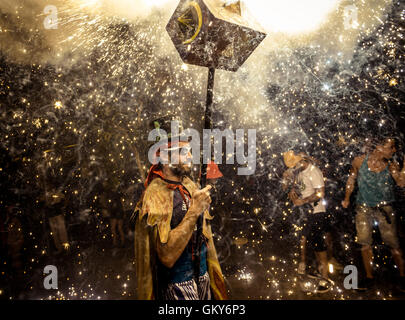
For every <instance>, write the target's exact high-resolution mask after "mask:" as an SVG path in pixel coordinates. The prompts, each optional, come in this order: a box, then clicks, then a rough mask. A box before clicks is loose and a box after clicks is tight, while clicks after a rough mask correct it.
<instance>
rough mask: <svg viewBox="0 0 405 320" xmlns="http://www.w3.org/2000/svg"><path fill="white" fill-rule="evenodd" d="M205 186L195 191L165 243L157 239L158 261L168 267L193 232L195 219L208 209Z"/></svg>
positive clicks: (208, 197) (178, 255) (174, 260)
mask: <svg viewBox="0 0 405 320" xmlns="http://www.w3.org/2000/svg"><path fill="white" fill-rule="evenodd" d="M210 189H211V186H207V187H205V188H204V189H202V190H199V191H197V192H195V194H194V196H193V198H192V199H191V205H190V208H189V210H188V211H187V213H186V215H185V216H184V218H183V220H182V221H181V222H180V224H179V225H178V226H177V227H176V228H174V229H173V230H171V231H170V233H169V238H168V240H167V243H161V242H160V241H159V240H158V243H157V254H158V257H159V259H160V261H161V262H162V263H163V265H165V266H166V267H168V268H172V267H173V266H174V264H175V263H176V261H177V260H178V259H179V257H180V256H181V254H182V253H183V251H184V249H185V248H186V246H187V244H188V242H189V241H190V239H191V236H192V234H193V232H194V228H195V225H196V223H197V219H198V217H199V216H200V214H202V213H203V212H204V211H205V210H206V209H208V206H209V203H210V202H211V198H210V195H209V190H210Z"/></svg>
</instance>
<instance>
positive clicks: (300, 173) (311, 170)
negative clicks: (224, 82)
mask: <svg viewBox="0 0 405 320" xmlns="http://www.w3.org/2000/svg"><path fill="white" fill-rule="evenodd" d="M283 156H284V163H285V165H286V166H287V168H289V170H287V171H288V172H287V173H284V175H283V178H284V179H283V188H286V186H287V184H288V181H293V184H292V188H291V189H290V191H289V193H288V197H289V199H290V200H291V201H292V202H293V204H294V205H295V206H304V205H308V204H310V206H309V207H308V215H307V222H306V225H305V227H304V230H303V235H304V236H303V237H302V238H301V268H302V265H303V266H304V268H303V269H304V270H305V263H306V243H307V242H308V244H309V247H310V248H311V249H312V250H314V251H315V256H316V259H317V262H318V270H319V272H320V275H321V278H320V281H319V283H318V288H317V292H318V293H325V292H328V291H329V290H330V289H331V282H330V280H329V278H328V257H327V250H326V249H327V248H326V243H325V234H326V231H327V225H328V223H329V222H328V217H327V213H326V208H325V205H324V203H323V198H324V196H325V183H324V178H323V175H322V172H321V170H320V169H319V168H318V167H316V166H315V165H314V164H312V162H311V161H310V160H309V159H307V158H305V157H303V156H300V155H296V154H295V153H294V151H288V152H286V153H284V155H283ZM299 271H300V270H299ZM304 272H305V271H304Z"/></svg>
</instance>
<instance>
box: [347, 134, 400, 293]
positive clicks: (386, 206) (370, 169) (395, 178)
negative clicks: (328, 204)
mask: <svg viewBox="0 0 405 320" xmlns="http://www.w3.org/2000/svg"><path fill="white" fill-rule="evenodd" d="M368 151H369V152H368V153H366V154H363V155H361V156H359V157H356V158H355V159H354V160H353V162H352V168H351V170H350V173H349V178H348V179H347V183H346V193H345V198H344V200H343V201H342V206H343V208H348V207H349V205H350V197H351V195H352V193H353V190H354V188H355V185H356V182H357V186H358V191H357V194H356V200H355V201H356V218H355V219H356V231H357V242H358V243H359V244H360V245H361V246H362V249H361V254H362V259H363V264H364V268H365V271H366V277H365V278H362V279H361V281H360V283H359V286H358V288H359V289H369V288H371V287H373V286H374V277H373V250H372V247H371V246H372V240H373V239H372V231H373V223H374V222H376V223H377V225H378V228H379V230H380V234H381V238H382V240H383V241H384V243H385V244H386V245H388V246H389V247H390V249H391V253H392V256H393V258H394V261H395V264H396V265H397V267H398V269H399V276H400V277H399V283H398V287H399V290H400V291H402V292H405V268H404V260H403V254H402V250H401V248H400V245H399V241H398V235H397V229H396V217H395V213H394V211H393V209H392V204H393V202H394V201H395V196H394V186H395V184H397V185H398V186H399V187H405V161H404V164H403V166H402V170H401V168H400V166H399V163H398V162H396V161H393V160H392V157H393V155H394V154H395V152H396V148H395V140H394V139H392V138H379V139H376V140H375V141H374V144H373V145H372V146H371V147H370V148H368Z"/></svg>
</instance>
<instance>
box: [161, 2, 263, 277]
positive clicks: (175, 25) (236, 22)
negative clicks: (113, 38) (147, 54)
mask: <svg viewBox="0 0 405 320" xmlns="http://www.w3.org/2000/svg"><path fill="white" fill-rule="evenodd" d="M166 30H167V32H168V34H169V36H170V38H171V40H172V42H173V44H174V46H175V47H176V50H177V51H178V53H179V54H180V57H181V59H182V60H183V61H184V62H185V63H188V64H193V65H198V66H202V67H207V68H208V70H209V73H208V83H207V100H206V108H205V118H204V119H205V120H204V128H205V129H212V103H213V97H214V80H215V69H222V70H227V71H234V72H235V71H237V70H238V69H239V67H240V66H241V65H242V64H243V63H244V62H245V61H246V60H247V59H248V58H249V56H250V55H251V54H252V53H253V51H254V50H255V49H256V48H257V46H258V45H259V44H260V43H261V42H262V41H263V39H264V38H265V37H266V33H265V32H264V31H263V29H262V28H261V27H260V26H259V24H257V23H256V22H255V20H254V19H253V18H252V17H251V15H250V13H249V12H248V10H247V9H246V8H245V6H244V5H243V2H241V1H235V0H181V1H180V3H179V5H178V6H177V8H176V10H175V12H174V13H173V15H172V17H171V18H170V21H169V23H168V24H167V27H166ZM200 181H201V187H202V188H204V187H205V186H206V181H207V164H204V163H202V167H201V180H200ZM202 222H203V215H201V216H200V218H199V220H198V222H197V239H198V241H197V244H198V249H197V253H198V254H199V252H200V249H199V248H200V243H201V241H200V239H201V237H202ZM199 266H200V259H199V256H198V255H197V259H196V261H195V277H196V279H197V280H198V276H199Z"/></svg>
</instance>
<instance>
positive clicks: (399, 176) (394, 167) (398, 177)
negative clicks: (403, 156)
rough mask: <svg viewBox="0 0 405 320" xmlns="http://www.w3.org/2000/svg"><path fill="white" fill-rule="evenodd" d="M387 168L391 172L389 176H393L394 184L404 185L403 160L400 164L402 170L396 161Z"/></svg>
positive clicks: (404, 168)
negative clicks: (401, 164)
mask: <svg viewBox="0 0 405 320" xmlns="http://www.w3.org/2000/svg"><path fill="white" fill-rule="evenodd" d="M389 170H390V173H391V176H392V177H393V178H394V180H395V182H396V184H397V185H398V187H401V188H403V187H405V160H404V164H403V166H402V170H401V168H400V166H399V163H398V162H396V161H395V162H392V163H391V164H390V166H389Z"/></svg>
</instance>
